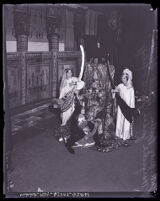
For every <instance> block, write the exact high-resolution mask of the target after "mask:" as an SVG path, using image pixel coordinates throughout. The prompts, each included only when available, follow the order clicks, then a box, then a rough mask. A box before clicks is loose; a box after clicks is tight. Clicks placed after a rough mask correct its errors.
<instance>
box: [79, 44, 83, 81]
mask: <svg viewBox="0 0 160 201" xmlns="http://www.w3.org/2000/svg"><path fill="white" fill-rule="evenodd" d="M80 49H81V54H82V63H81V71H80V74H79V77H78V78H79V81H80V80H81V79H82V76H83V72H84V48H83V46H82V45H80Z"/></svg>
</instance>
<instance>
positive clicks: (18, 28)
mask: <svg viewBox="0 0 160 201" xmlns="http://www.w3.org/2000/svg"><path fill="white" fill-rule="evenodd" d="M29 22H30V13H29V9H28V7H27V6H24V5H23V6H22V5H18V6H15V9H14V28H15V36H16V40H17V52H20V60H19V70H20V75H21V78H20V93H21V95H20V96H21V104H22V105H24V104H26V94H27V79H26V78H27V76H26V73H27V71H26V52H27V51H28V35H29Z"/></svg>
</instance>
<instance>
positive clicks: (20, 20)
mask: <svg viewBox="0 0 160 201" xmlns="http://www.w3.org/2000/svg"><path fill="white" fill-rule="evenodd" d="M29 25H30V12H29V9H28V7H26V6H15V9H14V29H15V36H16V39H17V51H27V49H28V35H29Z"/></svg>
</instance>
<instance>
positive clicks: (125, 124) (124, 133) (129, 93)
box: [116, 83, 135, 140]
mask: <svg viewBox="0 0 160 201" xmlns="http://www.w3.org/2000/svg"><path fill="white" fill-rule="evenodd" d="M117 89H118V91H119V95H120V97H121V98H122V99H123V100H124V101H125V102H126V103H127V105H128V106H129V107H131V108H134V107H135V95H134V88H133V87H129V88H127V87H126V86H125V85H124V84H122V83H121V84H119V85H118V87H117ZM132 127H133V125H132V124H131V123H130V122H129V121H128V120H127V119H126V118H125V117H124V115H123V113H122V111H121V109H120V107H119V106H118V109H117V122H116V136H117V137H119V138H122V139H123V140H127V139H129V138H130V137H131V136H132V135H133V128H132Z"/></svg>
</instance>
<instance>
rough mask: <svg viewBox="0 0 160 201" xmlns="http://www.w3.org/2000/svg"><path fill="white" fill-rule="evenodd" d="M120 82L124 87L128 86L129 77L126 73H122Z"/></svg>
mask: <svg viewBox="0 0 160 201" xmlns="http://www.w3.org/2000/svg"><path fill="white" fill-rule="evenodd" d="M121 80H122V82H123V84H124V85H127V84H128V80H129V75H128V73H122V78H121Z"/></svg>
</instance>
